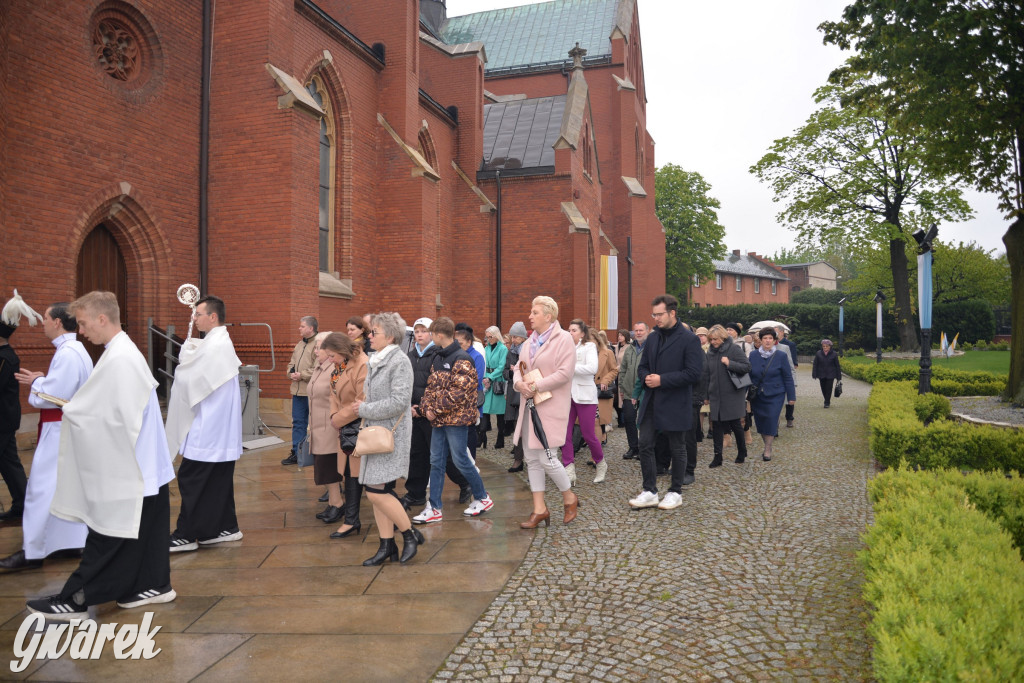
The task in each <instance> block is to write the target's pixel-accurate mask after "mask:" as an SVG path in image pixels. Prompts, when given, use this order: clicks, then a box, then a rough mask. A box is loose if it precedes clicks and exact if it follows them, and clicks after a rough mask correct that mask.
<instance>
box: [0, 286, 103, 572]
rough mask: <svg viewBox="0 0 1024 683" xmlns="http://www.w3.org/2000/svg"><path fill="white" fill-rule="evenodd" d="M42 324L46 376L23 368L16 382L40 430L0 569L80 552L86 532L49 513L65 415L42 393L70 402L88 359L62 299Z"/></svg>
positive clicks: (21, 567) (36, 564)
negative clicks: (48, 349) (13, 544)
mask: <svg viewBox="0 0 1024 683" xmlns="http://www.w3.org/2000/svg"><path fill="white" fill-rule="evenodd" d="M42 327H43V333H44V334H46V337H47V338H48V339H49V340H50V342H52V343H53V345H54V346H55V347H56V349H57V350H56V351H55V352H54V354H53V358H52V359H51V360H50V369H49V370H47V372H46V374H45V375H44V374H43V373H41V372H33V371H31V370H26V369H25V368H22V369H21V370H20V371H19V372H18V374H17V375H16V377H17V379H18V381H19V382H21V383H22V384H24V385H27V386H28V387H29V392H30V393H29V396H28V402H29V404H30V405H32V407H34V408H39V432H38V442H37V443H36V452H35V455H34V456H33V457H32V473H31V476H29V478H28V490H27V491H26V493H25V513H24V517H23V519H22V523H21V528H22V532H23V533H24V539H23V542H22V549H21V550H19V551H18V552H16V553H14V554H13V555H11V556H10V557H5V558H4V559H2V560H0V572H16V571H22V570H25V569H39V568H40V567H42V566H43V559H44V558H45V557H48V556H49V555H51V554H52V553H55V552H58V551H81V549H82V546H84V545H85V535H86V534H87V533H88V531H89V529H88V528H87V527H86V526H85V525H84V524H82V523H81V522H68V521H66V520H63V519H59V518H57V517H54V516H53V515H51V514H50V503H51V502H52V501H53V492H54V490H55V489H56V488H57V450H58V444H59V443H60V425H61V419H62V418H63V416H64V415H63V413H62V412H61V409H60V406H59V405H57V404H56V403H51V402H50V401H48V400H47V399H46V398H44V396H46V397H55V398H57V399H63V400H65V401H67V400H70V399H71V397H72V396H74V395H75V392H77V391H78V389H79V387H81V386H82V385H83V384H85V380H87V379H89V373H91V372H92V358H90V357H89V352H88V351H86V350H85V346H84V345H83V344H82V342H80V341H78V339H76V338H75V330H76V329H77V328H78V321H77V320H75V316H73V315H71V313H70V312H69V311H68V304H67V303H66V302H61V303H56V304H53V305H51V306H50V307H49V308H47V309H46V312H45V313H44V314H43V325H42Z"/></svg>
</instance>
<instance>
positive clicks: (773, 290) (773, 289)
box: [772, 280, 778, 296]
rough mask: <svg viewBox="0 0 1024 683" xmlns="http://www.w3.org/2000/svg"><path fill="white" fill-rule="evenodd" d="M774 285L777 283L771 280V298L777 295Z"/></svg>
mask: <svg viewBox="0 0 1024 683" xmlns="http://www.w3.org/2000/svg"><path fill="white" fill-rule="evenodd" d="M776 284H777V283H776V282H775V280H772V296H775V295H776V294H778V289H777V288H776Z"/></svg>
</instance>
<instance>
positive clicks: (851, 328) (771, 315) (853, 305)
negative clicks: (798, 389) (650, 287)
mask: <svg viewBox="0 0 1024 683" xmlns="http://www.w3.org/2000/svg"><path fill="white" fill-rule="evenodd" d="M805 291H813V290H805ZM823 291H824V290H823ZM803 293H804V292H798V293H797V294H803ZM839 296H842V295H841V294H839ZM794 297H795V298H796V295H794ZM807 297H808V298H815V297H812V296H811V295H807ZM844 310H845V313H844V324H843V327H844V330H845V333H844V337H843V345H844V348H846V349H872V350H873V349H874V348H875V304H874V303H872V302H871V301H870V300H868V299H864V300H853V301H851V302H850V303H848V304H847V305H846V307H845V309H844ZM680 317H681V319H682V320H684V321H686V322H688V323H689V324H691V325H693V326H694V327H700V326H704V327H711V326H712V325H714V324H715V323H718V324H721V325H724V324H725V323H728V322H741V323H743V324H744V325H750V324H751V323H754V322H757V321H758V320H781V321H782V322H785V323H786V324H787V325H789V327H790V328H792V330H793V331H792V334H791V337H792V339H793V341H795V342H796V343H797V347H798V351H799V353H801V354H805V353H809V352H813V350H817V348H818V344H819V342H820V341H821V340H822V339H823V338H829V339H832V340H833V341H834V342H835V343H837V344H838V343H839V307H838V306H837V305H834V304H820V303H797V302H796V301H794V302H793V303H787V304H736V305H734V306H713V307H711V308H691V309H689V310H684V311H682V312H681V313H680ZM914 325H915V329H917V325H918V318H917V316H916V315H915V316H914ZM932 325H933V327H932V331H933V337H934V338H935V339H936V340H937V339H938V337H939V334H940V333H941V332H945V333H946V334H947V335H948V336H949V337H950V338H952V336H953V335H955V334H956V333H958V332H959V333H960V344H964V343H967V342H969V343H972V344H973V343H975V342H977V341H979V340H988V339H992V337H994V336H995V333H996V318H995V314H994V313H993V312H992V306H991V305H990V304H989V303H988V302H987V301H980V300H975V301H960V302H957V303H954V304H935V305H934V306H933V307H932ZM882 332H883V337H882V346H883V348H890V347H891V348H899V345H900V338H899V334H898V331H897V329H896V321H895V319H894V318H893V316H892V314H891V313H889V314H887V315H886V316H885V318H884V321H883V325H882ZM918 334H920V330H918ZM801 343H803V344H804V346H802V347H801V346H800V344H801ZM812 349H813V350H812Z"/></svg>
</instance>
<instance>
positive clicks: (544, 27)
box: [441, 0, 619, 71]
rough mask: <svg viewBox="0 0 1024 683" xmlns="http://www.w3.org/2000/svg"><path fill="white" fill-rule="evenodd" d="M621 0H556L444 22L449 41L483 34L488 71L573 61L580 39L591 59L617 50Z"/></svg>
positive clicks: (443, 33)
mask: <svg viewBox="0 0 1024 683" xmlns="http://www.w3.org/2000/svg"><path fill="white" fill-rule="evenodd" d="M618 3H619V0H554V1H553V2H542V3H538V4H535V5H522V6H520V7H509V8H507V9H497V10H491V11H489V12H477V13H475V14H466V15H463V16H461V17H451V18H449V19H448V20H446V21H445V22H444V24H443V26H442V27H441V39H442V40H443V41H444V42H446V43H448V44H449V45H455V44H458V43H468V42H472V41H474V40H479V41H481V42H482V43H483V44H484V49H485V50H486V52H487V66H486V69H487V71H494V70H496V69H504V68H508V67H513V66H524V65H528V64H545V63H549V62H560V61H566V62H567V61H570V60H569V56H568V53H569V50H570V49H572V47H573V46H574V45H575V44H576V43H577V42H578V43H579V44H580V47H582V48H584V49H586V50H587V60H591V59H594V58H595V57H602V56H610V55H611V49H612V48H611V41H610V40H609V39H608V38H609V36H610V35H611V33H612V30H613V29H614V28H615V15H616V7H617V5H618Z"/></svg>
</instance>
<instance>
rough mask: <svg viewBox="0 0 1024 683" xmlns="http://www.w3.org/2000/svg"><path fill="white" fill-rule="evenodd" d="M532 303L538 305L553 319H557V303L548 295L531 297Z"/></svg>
mask: <svg viewBox="0 0 1024 683" xmlns="http://www.w3.org/2000/svg"><path fill="white" fill-rule="evenodd" d="M533 305H534V306H540V309H541V310H542V311H543V312H544V313H545V314H546V315H549V316H551V318H552V319H553V320H558V303H557V302H556V301H555V300H554V299H552V298H551V297H550V296H543V295H542V296H536V297H534V298H533Z"/></svg>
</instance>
